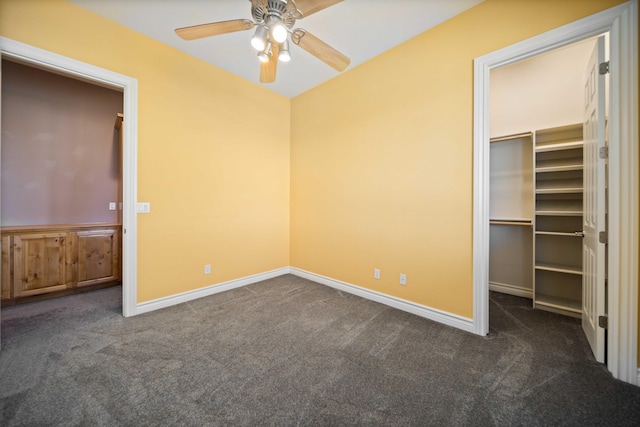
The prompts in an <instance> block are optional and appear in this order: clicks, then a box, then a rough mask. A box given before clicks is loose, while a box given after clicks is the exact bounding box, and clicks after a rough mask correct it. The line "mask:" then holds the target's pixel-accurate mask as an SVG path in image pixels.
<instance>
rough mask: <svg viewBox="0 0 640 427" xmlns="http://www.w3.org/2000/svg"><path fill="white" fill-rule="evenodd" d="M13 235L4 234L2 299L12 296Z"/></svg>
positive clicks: (0, 288) (0, 293) (0, 287)
mask: <svg viewBox="0 0 640 427" xmlns="http://www.w3.org/2000/svg"><path fill="white" fill-rule="evenodd" d="M10 257H11V236H2V282H1V283H2V284H1V285H0V299H8V298H11V262H10V259H11V258H10Z"/></svg>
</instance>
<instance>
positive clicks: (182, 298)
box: [136, 267, 290, 314]
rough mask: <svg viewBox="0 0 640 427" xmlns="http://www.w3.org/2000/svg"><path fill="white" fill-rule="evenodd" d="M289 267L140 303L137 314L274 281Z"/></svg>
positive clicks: (288, 270)
mask: <svg viewBox="0 0 640 427" xmlns="http://www.w3.org/2000/svg"><path fill="white" fill-rule="evenodd" d="M289 273H290V269H289V267H282V268H278V269H276V270H271V271H267V272H265V273H259V274H254V275H251V276H246V277H242V278H240V279H234V280H229V281H227V282H222V283H218V284H215V285H211V286H207V287H205V288H200V289H195V290H193V291H187V292H182V293H179V294H175V295H171V296H168V297H164V298H158V299H154V300H151V301H146V302H143V303H140V304H138V305H137V306H136V314H142V313H148V312H150V311H155V310H160V309H161V308H167V307H171V306H172V305H177V304H182V303H183V302H187V301H192V300H194V299H198V298H202V297H206V296H209V295H213V294H217V293H220V292H225V291H230V290H231V289H236V288H241V287H243V286H247V285H251V284H253V283H257V282H261V281H263V280H267V279H272V278H274V277H278V276H283V275H285V274H289Z"/></svg>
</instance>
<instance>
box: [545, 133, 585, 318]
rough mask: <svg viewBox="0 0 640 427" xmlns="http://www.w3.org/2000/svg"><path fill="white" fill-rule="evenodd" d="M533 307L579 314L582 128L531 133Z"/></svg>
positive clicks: (566, 313) (576, 315) (567, 313)
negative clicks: (532, 170)
mask: <svg viewBox="0 0 640 427" xmlns="http://www.w3.org/2000/svg"><path fill="white" fill-rule="evenodd" d="M534 155H535V160H534V162H535V165H534V172H535V226H534V254H535V255H534V271H535V274H534V293H533V304H534V307H535V308H540V309H544V310H548V311H554V312H558V313H561V314H565V315H569V316H573V317H580V316H581V313H582V236H583V233H582V227H583V225H582V224H583V222H582V215H583V180H582V174H583V141H582V124H576V125H571V126H563V127H558V128H552V129H545V130H539V131H537V132H535V143H534Z"/></svg>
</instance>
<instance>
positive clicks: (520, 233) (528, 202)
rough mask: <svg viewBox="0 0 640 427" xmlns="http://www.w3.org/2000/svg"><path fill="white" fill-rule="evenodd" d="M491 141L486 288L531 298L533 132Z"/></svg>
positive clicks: (496, 138)
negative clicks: (488, 253) (487, 286)
mask: <svg viewBox="0 0 640 427" xmlns="http://www.w3.org/2000/svg"><path fill="white" fill-rule="evenodd" d="M490 142H491V144H490V147H491V150H490V151H491V170H490V179H491V183H490V189H491V191H490V221H489V224H490V254H491V256H490V259H489V289H491V290H493V291H497V292H503V293H508V294H511V295H516V296H520V297H525V298H533V214H534V200H535V195H534V184H533V177H534V173H533V168H534V165H533V132H526V133H519V134H514V135H507V136H501V137H495V138H491V140H490Z"/></svg>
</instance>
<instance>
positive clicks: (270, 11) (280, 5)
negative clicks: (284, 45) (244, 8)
mask: <svg viewBox="0 0 640 427" xmlns="http://www.w3.org/2000/svg"><path fill="white" fill-rule="evenodd" d="M251 4H252V6H251V15H252V16H253V20H254V21H255V22H256V24H260V25H268V23H269V17H270V16H275V17H278V18H280V19H281V20H282V23H283V24H284V25H285V26H286V27H287V28H289V29H291V28H293V26H294V24H295V23H296V17H295V16H294V15H295V14H296V12H297V10H298V8H297V7H296V5H295V3H294V2H293V1H292V0H289V1H286V0H252V1H251Z"/></svg>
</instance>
